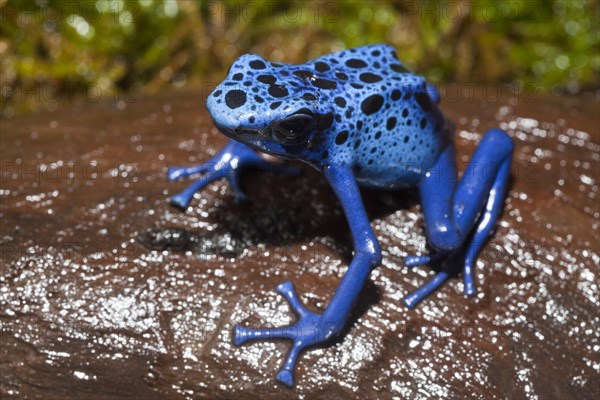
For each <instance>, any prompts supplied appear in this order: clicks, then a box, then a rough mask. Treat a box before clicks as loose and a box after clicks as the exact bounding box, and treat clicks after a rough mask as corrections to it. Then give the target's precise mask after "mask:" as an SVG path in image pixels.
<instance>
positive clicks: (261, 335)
mask: <svg viewBox="0 0 600 400" xmlns="http://www.w3.org/2000/svg"><path fill="white" fill-rule="evenodd" d="M293 333H294V332H293V328H291V327H283V328H264V329H254V328H244V327H242V326H239V325H237V326H236V327H235V328H234V330H233V343H234V344H235V345H240V344H242V343H245V342H247V341H248V340H268V339H291V338H292V337H293Z"/></svg>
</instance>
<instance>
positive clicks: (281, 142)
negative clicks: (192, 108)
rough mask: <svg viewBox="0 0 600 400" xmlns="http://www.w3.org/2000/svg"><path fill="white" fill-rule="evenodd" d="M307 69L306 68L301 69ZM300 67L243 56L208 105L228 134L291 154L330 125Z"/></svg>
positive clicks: (320, 98) (268, 149)
mask: <svg viewBox="0 0 600 400" xmlns="http://www.w3.org/2000/svg"><path fill="white" fill-rule="evenodd" d="M305 72H306V71H305ZM323 100H324V96H323V95H322V94H321V93H320V92H319V90H318V88H317V87H315V86H314V85H311V83H310V82H309V80H308V79H307V77H306V76H303V74H302V73H298V67H296V66H290V65H287V64H280V63H271V62H268V61H265V60H264V59H262V58H260V57H259V56H257V55H253V54H247V55H244V56H242V57H240V58H238V59H237V60H236V61H235V62H234V63H233V65H232V66H231V68H230V70H229V72H228V74H227V77H226V78H225V80H224V81H223V82H221V83H220V84H219V85H218V86H217V87H216V88H215V90H214V91H213V92H212V93H211V94H210V95H209V96H208V99H207V100H206V107H207V108H208V112H209V113H210V115H211V117H212V119H213V121H214V123H215V125H216V126H217V128H218V129H219V130H220V131H221V132H222V133H223V134H225V135H226V136H228V137H230V138H232V139H234V140H236V141H239V142H242V143H244V144H247V145H249V146H251V147H253V148H255V149H258V150H260V151H263V152H266V153H269V154H274V155H278V156H284V157H291V158H294V155H295V154H296V153H297V152H298V151H300V149H302V148H304V147H305V146H306V147H308V146H307V144H308V143H309V142H310V140H311V138H313V137H314V136H315V134H317V133H318V132H322V131H323V130H325V129H328V128H329V127H330V126H331V124H332V123H333V114H332V113H331V112H330V111H328V108H329V106H328V105H327V103H328V102H327V101H323Z"/></svg>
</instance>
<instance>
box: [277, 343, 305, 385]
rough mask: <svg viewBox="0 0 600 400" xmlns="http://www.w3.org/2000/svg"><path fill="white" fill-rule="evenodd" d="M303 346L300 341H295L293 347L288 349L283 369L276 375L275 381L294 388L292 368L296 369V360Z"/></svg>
mask: <svg viewBox="0 0 600 400" xmlns="http://www.w3.org/2000/svg"><path fill="white" fill-rule="evenodd" d="M303 347H304V346H303V344H302V342H300V341H295V342H294V345H293V346H292V348H291V349H290V352H289V353H288V355H287V357H286V359H285V362H284V364H283V367H281V370H280V371H279V373H277V380H278V381H279V382H282V383H284V384H285V385H287V386H294V368H295V367H296V361H297V360H298V354H300V351H302V348H303Z"/></svg>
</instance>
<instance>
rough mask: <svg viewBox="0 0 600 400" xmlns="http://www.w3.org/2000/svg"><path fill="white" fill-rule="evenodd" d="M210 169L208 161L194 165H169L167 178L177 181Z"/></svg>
mask: <svg viewBox="0 0 600 400" xmlns="http://www.w3.org/2000/svg"><path fill="white" fill-rule="evenodd" d="M209 169H210V165H209V164H208V163H204V164H199V165H194V166H192V167H168V168H167V179H168V180H169V181H171V182H172V181H176V180H177V179H181V178H187V177H188V176H191V175H196V174H200V173H203V172H207V171H208V170H209Z"/></svg>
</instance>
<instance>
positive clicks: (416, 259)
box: [404, 256, 431, 267]
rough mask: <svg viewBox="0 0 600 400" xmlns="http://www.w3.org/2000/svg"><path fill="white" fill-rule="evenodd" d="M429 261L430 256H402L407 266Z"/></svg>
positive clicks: (415, 265) (423, 263) (416, 265)
mask: <svg viewBox="0 0 600 400" xmlns="http://www.w3.org/2000/svg"><path fill="white" fill-rule="evenodd" d="M430 261H431V257H430V256H406V257H404V264H406V266H407V267H418V266H419V265H425V264H429V262H430Z"/></svg>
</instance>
